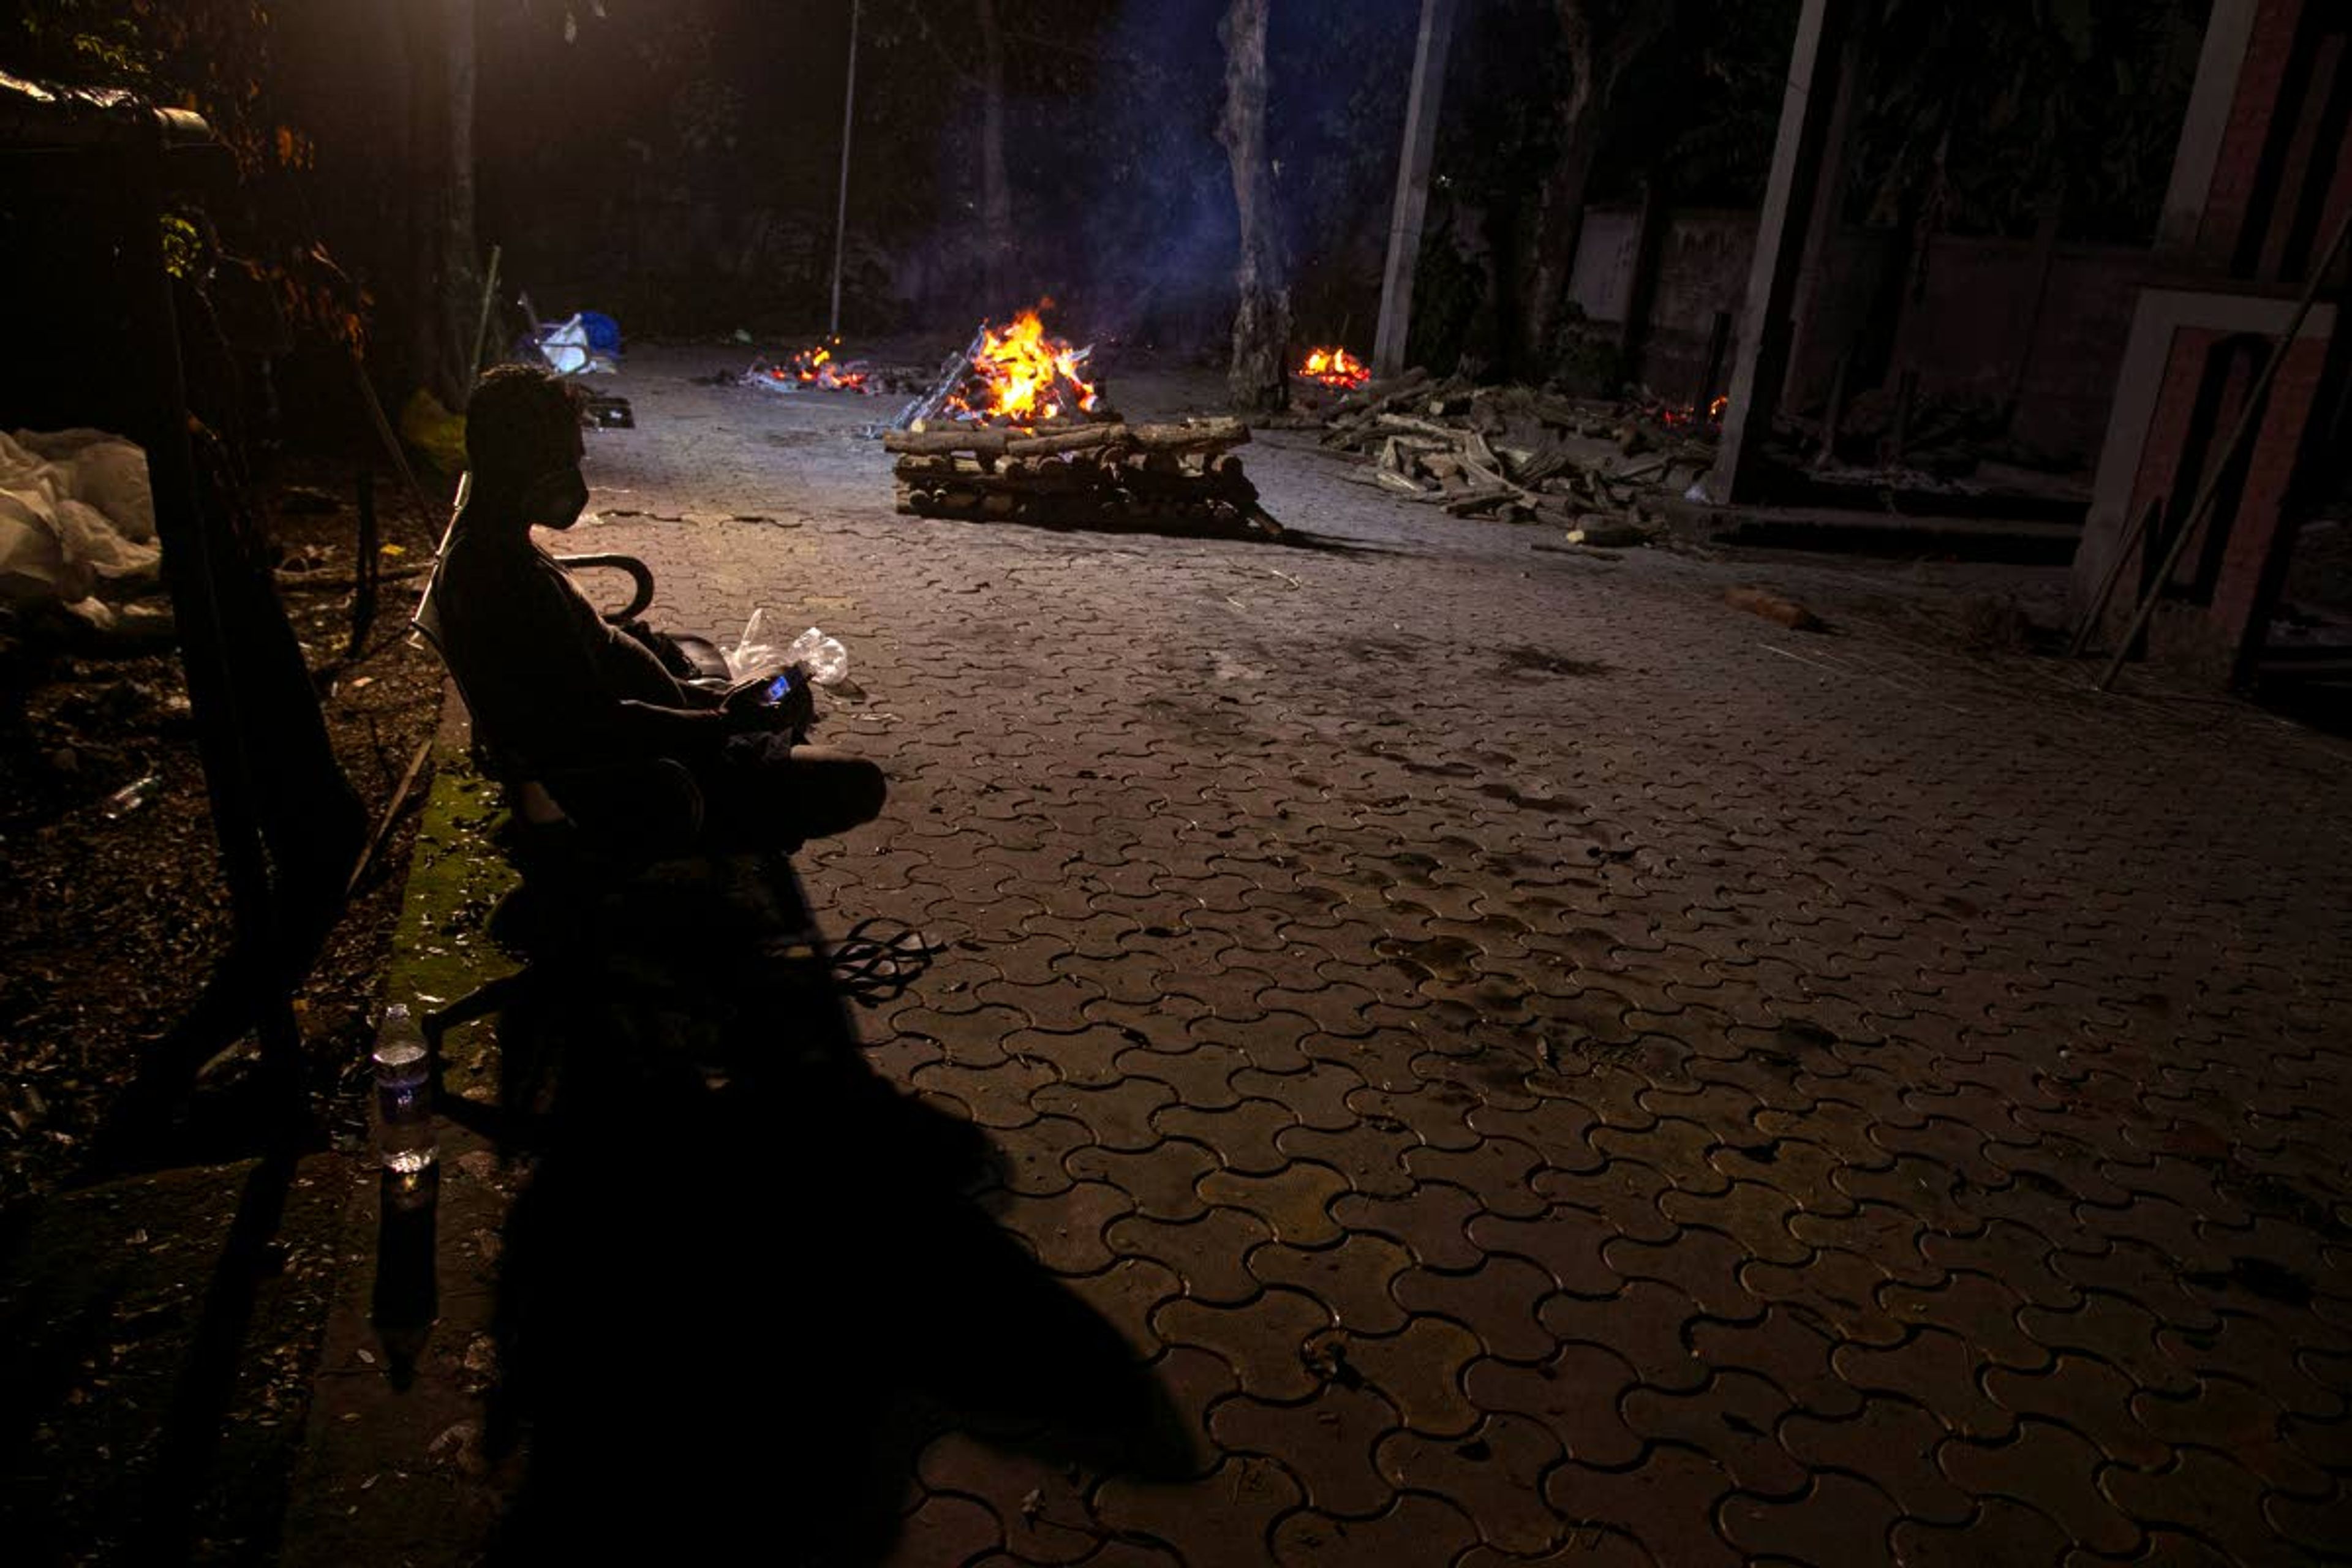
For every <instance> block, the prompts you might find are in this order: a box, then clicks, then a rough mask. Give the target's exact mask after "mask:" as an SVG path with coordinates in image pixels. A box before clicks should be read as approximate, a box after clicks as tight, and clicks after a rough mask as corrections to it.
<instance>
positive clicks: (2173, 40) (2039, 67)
mask: <svg viewBox="0 0 2352 1568" xmlns="http://www.w3.org/2000/svg"><path fill="white" fill-rule="evenodd" d="M2201 9H2202V8H2201V7H2200V6H2199V5H2196V4H2195V3H2194V0H1977V3H1975V4H1972V5H1967V6H1957V5H1946V4H1942V3H1940V0H1885V14H1884V21H1883V24H1882V26H1881V29H1880V32H1879V35H1878V37H1877V38H1876V40H1875V42H1874V50H1873V53H1874V62H1875V63H1874V68H1873V72H1872V92H1871V96H1870V99H1869V100H1868V106H1869V107H1868V112H1867V114H1866V115H1865V116H1864V123H1863V128H1862V133H1861V137H1860V141H1859V144H1858V148H1857V152H1858V156H1857V159H1856V168H1855V170H1854V174H1855V181H1856V184H1855V192H1856V195H1858V197H1859V199H1860V200H1861V201H1862V203H1863V204H1864V212H1865V215H1866V216H1867V217H1868V219H1869V220H1870V221H1872V222H1874V223H1894V222H1898V221H1901V219H1902V217H1903V216H1904V215H1906V214H1917V215H1918V216H1919V217H1920V218H1921V219H1922V220H1923V221H1926V222H1929V223H1934V224H1937V225H1939V226H1943V227H1947V228H1951V229H1956V230H1961V231H1967V232H1978V233H1987V232H1989V233H1996V234H2017V233H2021V232H2025V231H2028V230H2030V229H2031V228H2032V226H2033V225H2034V223H2035V222H2036V221H2037V219H2038V217H2039V216H2041V214H2042V211H2043V210H2044V208H2045V207H2046V206H2047V205H2051V204H2057V205H2059V206H2061V207H2062V208H2063V213H2064V216H2065V226H2066V230H2067V231H2068V232H2069V233H2071V234H2073V235H2074V236H2076V237H2083V238H2091V239H2101V240H2109V241H2115V242H2119V243H2132V244H2145V243H2146V242H2147V239H2148V238H2149V237H2150V235H2151V234H2152V233H2153V231H2154V228H2155V222H2156V216H2157V212H2158V207H2159V205H2161V202H2162V199H2163V195H2164V187H2165V183H2166V181H2167V179H2168V176H2169V174H2170V170H2171V161H2172V153H2173V148H2174V146H2175V144H2176V143H2177V142H2178V141H2179V133H2180V121H2181V116H2182V114H2183V112H2184V111H2185V110H2186V106H2187V102H2188V96H2189V87H2190V85H2191V84H2192V82H2193V81H2194V79H2195V76H2196V69H2197V57H2198V51H2199V47H2200V41H2201V39H2202V37H2203V18H2202V16H2200V10H2201Z"/></svg>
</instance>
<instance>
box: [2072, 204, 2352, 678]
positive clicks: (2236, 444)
mask: <svg viewBox="0 0 2352 1568" xmlns="http://www.w3.org/2000/svg"><path fill="white" fill-rule="evenodd" d="M2347 235H2352V212H2347V213H2346V214H2345V215H2344V217H2343V219H2342V221H2341V222H2339V223H2337V224H2336V237H2334V238H2333V239H2331V240H2329V241H2328V242H2327V249H2326V253H2325V254H2323V255H2322V256H2321V257H2320V258H2319V259H2318V260H2317V261H2316V262H2315V263H2314V264H2313V265H2312V268H2311V281H2310V282H2308V283H2306V284H2305V285H2304V289H2303V298H2302V299H2301V300H2297V301H2296V302H2295V307H2294V315H2292V316H2289V317H2288V318H2287V322H2286V330H2285V331H2282V332H2281V333H2279V337H2278V341H2277V342H2274V343H2273V344H2272V345H2271V357H2270V361H2269V363H2266V364H2264V365H2263V374H2262V379H2260V380H2259V381H2257V382H2255V383H2254V389H2253V391H2252V393H2251V394H2249V395H2247V398H2246V406H2245V408H2244V410H2243V411H2242V413H2240V414H2239V416H2238V427H2237V428H2236V429H2235V430H2233V431H2231V433H2230V441H2229V445H2227V446H2226V447H2222V448H2221V456H2220V458H2218V459H2217V460H2216V461H2215V462H2214V464H2213V466H2212V468H2210V469H2209V470H2208V471H2207V472H2206V475H2205V482H2204V483H2203V485H2201V486H2200V487H2199V489H2198V492H2197V504H2196V505H2194V506H2192V507H2190V508H2189V515H2188V517H2186V518H2185V519H2183V520H2182V521H2181V524H2180V531H2179V533H2177V534H2175V535H2174V536H2173V540H2172V548H2171V549H2169V550H2168V551H2166V552H2164V564H2163V565H2162V566H2161V567H2159V568H2158V571H2157V574H2156V576H2155V577H2154V578H2153V579H2151V580H2150V581H2149V583H2148V585H2147V593H2146V594H2145V595H2143V596H2142V597H2141V599H2140V602H2139V608H2138V609H2137V610H2136V611H2134V612H2133V613H2132V618H2131V625H2130V626H2126V628H2124V635H2123V637H2122V638H2121V640H2119V641H2118V642H2117V643H2116V651H2115V652H2114V653H2113V654H2112V655H2110V656H2109V658H2108V659H2107V667H2106V668H2105V669H2103V670H2101V671H2100V672H2099V679H2098V689H2100V690H2101V691H2105V690H2106V689H2107V688H2109V687H2110V686H2113V685H2114V684H2115V681H2116V672H2117V671H2119V670H2121V669H2122V668H2123V667H2124V660H2125V659H2126V658H2128V657H2130V654H2131V649H2132V644H2133V643H2135V642H2137V641H2138V640H2139V634H2140V633H2142V632H2143V631H2146V630H2147V623H2148V620H2149V618H2150V617H2151V616H2154V615H2155V614H2156V606H2157V605H2158V603H2160V602H2161V601H2162V600H2163V598H2164V585H2165V584H2168V583H2169V582H2171V581H2172V574H2173V573H2174V572H2176V571H2178V570H2179V567H2180V558H2181V557H2182V556H2183V555H2185V554H2187V553H2188V552H2189V541H2190V540H2191V539H2193V538H2195V537H2196V535H2197V531H2198V529H2200V527H2202V526H2203V525H2204V522H2205V515H2206V513H2208V512H2210V511H2211V510H2213V502H2214V501H2215V500H2218V499H2219V498H2220V496H2221V480H2222V477H2223V476H2224V475H2226V474H2228V473H2229V471H2230V470H2231V468H2234V467H2236V466H2237V461H2238V456H2239V453H2240V452H2241V451H2242V450H2243V449H2244V447H2245V445H2246V443H2247V442H2248V441H2249V440H2251V439H2252V437H2253V434H2254V432H2255V431H2256V430H2257V429H2259V428H2260V427H2261V424H2262V416H2263V412H2264V405H2267V404H2268V403H2269V401H2270V395H2271V386H2272V384H2273V383H2274V382H2276V381H2277V380H2278V375H2279V372H2280V371H2281V370H2282V369H2284V367H2285V365H2286V356H2287V355H2288V354H2289V353H2292V352H2293V351H2294V344H2295V340H2296V339H2297V338H2299V337H2301V336H2302V335H2303V323H2304V321H2305V319H2306V318H2308V317H2309V316H2310V314H2311V307H2312V306H2313V304H2314V303H2315V302H2316V301H2317V300H2318V299H2319V291H2320V289H2323V288H2325V287H2326V283H2327V274H2328V272H2329V271H2330V270H2332V269H2333V268H2334V267H2335V266H2336V257H2337V256H2338V255H2340V254H2341V253H2342V251H2343V249H2344V240H2345V237H2346V236H2347Z"/></svg>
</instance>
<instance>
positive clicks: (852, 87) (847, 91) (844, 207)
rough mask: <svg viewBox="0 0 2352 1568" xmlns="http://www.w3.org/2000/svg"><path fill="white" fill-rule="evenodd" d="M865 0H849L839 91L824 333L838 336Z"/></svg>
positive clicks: (839, 331)
mask: <svg viewBox="0 0 2352 1568" xmlns="http://www.w3.org/2000/svg"><path fill="white" fill-rule="evenodd" d="M863 5H864V0H849V85H848V86H847V87H845V88H844V89H842V95H841V197H840V199H839V201H837V202H836V203H835V205H834V209H833V315H832V317H831V318H830V319H829V320H828V321H827V322H826V324H825V329H824V332H825V336H826V337H827V338H838V337H839V336H841V242H842V240H843V239H844V238H845V237H847V236H848V233H849V127H850V121H851V120H852V118H853V117H854V116H855V115H856V112H857V19H858V12H859V10H860V9H861V8H862V7H863Z"/></svg>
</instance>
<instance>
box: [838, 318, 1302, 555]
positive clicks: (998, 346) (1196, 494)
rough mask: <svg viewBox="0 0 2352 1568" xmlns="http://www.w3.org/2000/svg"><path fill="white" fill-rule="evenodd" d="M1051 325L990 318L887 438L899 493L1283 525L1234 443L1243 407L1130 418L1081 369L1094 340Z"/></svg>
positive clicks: (1031, 507) (1267, 529) (1174, 520)
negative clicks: (1231, 414)
mask: <svg viewBox="0 0 2352 1568" xmlns="http://www.w3.org/2000/svg"><path fill="white" fill-rule="evenodd" d="M1093 352H1094V351H1093V350H1092V349H1091V348H1074V347H1072V346H1071V345H1070V344H1069V343H1067V342H1064V341H1062V340H1061V339H1058V338H1055V337H1052V336H1049V335H1048V334H1047V333H1046V331H1045V323H1044V322H1043V321H1042V320H1041V319H1040V318H1039V316H1038V313H1037V312H1036V311H1035V310H1024V311H1023V312H1021V314H1020V315H1018V316H1016V317H1015V318H1013V322H1012V324H1011V325H1009V326H1007V327H1006V328H1004V330H1003V331H997V330H996V329H995V328H993V327H991V326H987V325H982V328H981V330H980V331H979V332H978V334H976V335H975V336H974V337H973V339H972V341H971V347H970V348H968V349H966V350H965V351H964V352H963V353H961V354H958V355H956V356H954V357H953V358H951V359H950V360H949V361H948V363H947V364H946V365H945V366H943V367H942V368H941V371H940V382H939V384H938V385H937V386H935V387H933V388H932V389H931V391H930V392H929V394H927V395H924V396H922V397H919V398H917V399H916V400H915V401H914V402H913V403H911V404H908V405H907V408H906V410H905V412H904V413H902V414H901V415H900V416H898V425H897V427H896V428H894V429H892V430H890V431H888V432H887V433H886V434H885V435H884V437H883V438H882V445H883V447H884V449H885V450H886V451H889V452H892V453H895V454H896V455H897V457H898V464H897V466H896V468H894V469H893V470H892V472H893V476H894V478H895V479H897V481H898V510H900V511H902V512H905V513H907V514H908V515H909V516H913V517H939V518H961V519H966V520H970V521H1009V522H1025V523H1031V524H1035V525H1039V526H1043V527H1047V528H1101V529H1120V528H1137V529H1152V530H1159V531H1183V532H1192V533H1221V534H1255V535H1270V534H1279V533H1280V532H1281V528H1280V526H1279V525H1278V524H1276V522H1275V521H1274V520H1273V519H1272V518H1270V517H1268V516H1266V514H1265V511H1264V510H1262V509H1261V508H1260V507H1259V505H1258V499H1257V487H1256V486H1255V485H1253V484H1252V483H1250V480H1249V477H1248V476H1247V475H1246V474H1244V472H1243V471H1242V465H1241V459H1240V458H1238V457H1236V456H1234V453H1233V448H1234V447H1239V446H1241V445H1243V444H1244V443H1245V442H1246V441H1248V440H1249V435H1250V433H1249V427H1248V426H1245V425H1244V424H1243V423H1242V422H1241V421H1240V420H1238V419H1224V418H1219V419H1202V420H1188V421H1186V422H1184V423H1182V424H1171V425H1129V424H1126V423H1125V422H1123V421H1121V420H1120V418H1119V416H1118V415H1117V414H1116V413H1114V412H1112V410H1111V409H1110V406H1109V405H1108V402H1107V401H1106V400H1105V398H1104V396H1103V395H1102V392H1101V389H1100V388H1099V387H1098V386H1097V385H1095V384H1090V383H1089V382H1087V380H1086V378H1085V376H1084V375H1083V374H1081V371H1082V369H1083V368H1084V367H1085V366H1086V364H1087V361H1088V359H1089V358H1090V357H1091V356H1092V354H1093Z"/></svg>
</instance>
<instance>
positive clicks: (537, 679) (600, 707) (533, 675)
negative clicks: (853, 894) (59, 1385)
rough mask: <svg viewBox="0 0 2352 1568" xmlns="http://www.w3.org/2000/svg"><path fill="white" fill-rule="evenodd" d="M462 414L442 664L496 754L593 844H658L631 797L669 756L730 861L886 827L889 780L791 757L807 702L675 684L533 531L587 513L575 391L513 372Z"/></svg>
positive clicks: (818, 752)
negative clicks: (734, 853) (464, 476)
mask: <svg viewBox="0 0 2352 1568" xmlns="http://www.w3.org/2000/svg"><path fill="white" fill-rule="evenodd" d="M466 416H467V418H466V457H467V463H468V465H469V467H470V468H471V471H472V475H473V479H472V485H471V489H470V490H469V493H468V495H467V500H466V505H465V507H464V509H463V510H461V511H460V512H459V513H458V516H457V520H456V521H455V522H453V523H452V524H451V525H450V530H449V539H448V543H447V546H446V549H445V551H444V552H443V555H442V560H441V563H440V567H439V579H438V582H437V584H436V587H435V589H434V603H435V605H436V607H437V610H438V613H439V616H440V640H441V644H442V651H443V654H444V655H445V656H446V658H447V659H448V662H449V668H450V670H451V671H452V673H454V674H455V675H456V676H457V683H458V685H459V687H460V688H461V689H463V690H464V692H465V694H466V700H467V706H468V707H469V708H470V709H471V710H472V712H473V716H474V722H475V725H476V727H477V730H478V732H479V733H480V734H481V735H482V736H483V737H484V738H485V739H486V740H487V741H488V742H489V743H490V744H491V745H492V746H493V747H494V748H495V749H496V750H497V751H498V752H500V753H502V754H504V755H506V756H508V757H510V758H512V759H513V761H514V763H515V765H517V766H518V767H520V769H521V770H522V771H523V772H524V773H527V774H528V775H529V776H530V777H532V778H534V779H536V780H537V781H538V782H539V783H540V784H541V785H542V786H544V787H545V788H546V789H547V791H548V793H549V794H550V795H552V796H553V797H554V799H555V802H556V804H557V805H561V806H562V808H563V810H564V814H565V815H566V816H570V817H571V818H572V820H573V821H574V822H575V823H577V824H578V825H579V826H581V827H582V828H583V829H584V830H586V831H589V832H591V833H594V834H597V835H599V836H604V837H613V838H616V839H620V840H624V841H626V840H630V839H633V838H634V839H643V838H644V837H646V836H647V834H648V833H649V832H651V831H654V827H653V825H651V824H649V823H648V822H647V821H646V820H645V818H646V816H647V811H648V804H647V801H646V796H645V795H644V794H643V792H642V786H641V784H635V783H633V781H642V779H643V778H644V777H645V772H646V770H643V769H641V768H634V767H633V764H640V763H649V762H651V761H653V760H654V759H656V758H668V759H671V760H673V761H675V762H677V763H680V764H681V765H683V766H684V767H685V768H686V769H687V771H688V773H691V774H692V775H693V777H694V780H695V782H696V784H698V786H699V793H700V795H701V797H702V822H701V832H702V837H703V839H704V840H705V841H706V842H707V843H708V844H709V846H710V847H716V848H728V847H780V848H786V849H790V848H793V847H798V845H799V844H800V842H801V841H802V840H803V839H806V838H816V837H826V836H829V835H832V834H836V833H841V832H845V831H846V830H848V829H849V828H852V827H855V826H857V825H858V824H860V823H863V822H870V821H872V820H873V819H874V817H875V816H877V815H878V814H879V813H880V811H881V809H882V798H883V794H884V785H883V779H882V770H881V769H879V768H877V767H876V766H875V765H874V764H873V763H870V762H867V761H866V760H865V759H863V758H860V757H854V756H850V755H848V754H846V753H845V752H835V751H832V750H828V749H826V748H824V747H818V746H807V745H796V744H794V743H793V736H794V733H795V732H796V731H799V730H801V729H803V728H804V727H805V725H806V724H807V722H808V720H809V718H810V716H811V712H812V710H811V707H810V705H809V699H808V696H807V692H806V689H805V687H803V688H802V689H799V690H798V691H796V692H795V693H794V695H793V700H788V701H786V702H784V703H781V704H780V703H775V702H772V701H769V700H766V695H765V692H764V690H763V689H762V688H763V684H764V683H761V682H753V683H750V684H748V685H745V686H742V687H738V688H736V689H733V690H730V691H729V692H727V693H726V694H724V695H723V696H721V695H719V694H716V693H712V692H708V691H704V690H701V689H698V688H695V687H690V686H683V685H681V684H679V682H678V681H677V679H675V678H674V677H672V675H671V674H670V672H669V671H668V670H667V668H664V667H663V664H662V661H661V659H660V658H657V657H656V655H655V654H654V652H653V651H652V650H651V649H650V648H648V647H646V645H645V644H644V643H642V642H640V641H638V640H637V639H636V638H635V637H630V636H628V635H627V634H626V633H625V632H622V631H620V630H618V629H616V628H615V627H614V626H609V625H607V624H606V623H605V621H604V617H603V616H601V615H599V614H598V613H597V611H596V607H595V606H594V605H592V604H591V603H590V602H589V601H588V598H587V596H586V595H583V593H582V592H581V591H580V589H579V588H578V587H577V586H576V585H575V584H573V583H572V578H571V576H570V575H569V574H567V573H565V571H564V570H563V568H562V567H561V566H559V565H557V564H556V563H555V561H554V559H553V558H552V557H551V556H550V555H548V554H547V552H545V551H543V550H541V549H540V547H539V546H538V545H537V544H536V543H534V542H532V539H531V534H530V531H531V528H532V526H533V525H534V524H536V525H539V526H541V527H544V528H554V529H564V528H569V527H571V526H572V523H574V522H575V521H579V517H580V513H581V511H582V510H583V508H585V507H586V506H587V504H588V484H587V481H586V480H585V479H583V478H582V477H581V473H580V462H581V458H583V456H584V455H585V448H584V447H583V445H582V442H581V437H580V416H579V409H578V405H577V404H576V402H575V401H574V398H573V395H572V388H571V387H570V386H569V385H568V384H565V383H563V382H562V381H559V380H557V379H556V378H555V377H554V376H551V375H550V374H547V373H546V372H544V371H541V370H537V369H533V368H529V367H525V366H521V365H502V366H499V368H498V369H495V370H493V371H491V372H490V373H489V374H488V375H485V376H484V377H483V378H482V381H481V384H480V385H479V386H478V387H477V388H476V389H475V392H474V395H473V398H472V400H471V401H470V402H469V403H468V404H467V409H466ZM670 776H671V777H673V778H675V777H676V775H675V773H672V774H671V775H670ZM670 826H673V827H675V826H676V825H675V824H672V825H670Z"/></svg>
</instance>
